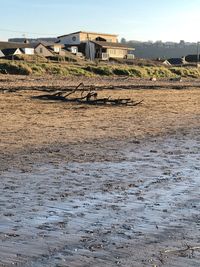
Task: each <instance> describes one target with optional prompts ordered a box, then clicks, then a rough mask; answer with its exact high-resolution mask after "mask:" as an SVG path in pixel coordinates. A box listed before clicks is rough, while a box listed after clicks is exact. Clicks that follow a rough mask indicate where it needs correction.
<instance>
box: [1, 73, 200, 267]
mask: <svg viewBox="0 0 200 267" xmlns="http://www.w3.org/2000/svg"><path fill="white" fill-rule="evenodd" d="M5 77H6V76H2V77H0V78H1V82H0V87H1V88H2V87H3V86H4V85H5V91H3V90H2V93H1V94H0V112H1V119H0V120H1V129H0V133H1V135H0V136H1V137H0V138H1V142H0V145H1V155H0V157H1V172H0V176H1V187H0V195H1V199H0V211H1V212H0V216H1V217H0V264H1V265H0V266H13V264H18V266H70V267H71V266H184V267H186V266H199V264H200V249H199V246H200V244H199V243H200V242H199V230H200V224H199V218H200V217H199V183H200V180H199V178H200V163H199V162H200V127H199V126H200V125H199V116H200V108H199V104H200V96H199V89H198V88H192V86H191V83H190V89H184V90H183V89H182V90H180V89H179V90H172V89H169V88H168V85H167V83H166V87H167V89H165V90H164V89H163V90H162V89H159V90H158V89H154V90H144V89H141V90H103V91H101V92H99V94H101V95H102V96H108V95H112V96H114V97H131V98H132V99H134V100H141V99H144V102H143V103H142V104H141V105H138V106H136V107H91V106H81V105H72V104H68V103H67V104H66V103H56V102H51V103H50V102H45V101H39V100H33V99H31V96H33V95H38V94H41V92H39V91H36V90H31V88H29V90H24V91H21V90H20V91H16V92H10V91H7V90H8V89H12V88H15V85H16V84H17V86H18V87H20V86H21V87H23V88H24V89H26V86H25V85H26V83H27V84H28V81H26V80H24V77H17V78H16V79H17V81H16V82H15V83H14V81H13V77H12V76H7V82H5V80H4V79H5ZM20 79H21V80H20ZM28 79H30V78H28ZM32 79H33V82H34V84H33V85H32V86H33V87H34V88H35V86H37V82H36V80H37V79H36V78H35V77H34V78H32ZM79 81H80V80H75V79H72V80H70V81H68V80H67V79H66V80H62V81H60V84H61V85H62V86H64V84H69V83H70V84H72V85H77V83H79ZM29 82H30V81H29ZM84 82H85V83H88V84H89V83H92V82H93V80H91V79H89V80H85V81H84ZM98 82H99V83H100V84H105V85H108V84H110V83H111V81H110V80H107V79H105V80H101V81H98ZM118 82H119V83H121V82H122V81H120V80H119V81H118ZM57 83H58V84H59V81H57ZM114 83H116V84H117V80H115V81H114ZM131 83H133V84H134V81H133V80H124V81H123V84H125V85H131ZM135 83H139V81H135ZM148 83H149V82H148V81H142V84H147V85H148ZM14 84H15V85H14ZM24 84H25V85H24ZM48 84H50V78H47V80H46V83H44V84H42V86H46V87H48ZM150 85H151V84H150ZM164 85H165V83H164ZM164 85H163V86H164ZM195 85H196V84H195Z"/></svg>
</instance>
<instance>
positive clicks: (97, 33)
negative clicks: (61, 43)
mask: <svg viewBox="0 0 200 267" xmlns="http://www.w3.org/2000/svg"><path fill="white" fill-rule="evenodd" d="M77 33H87V34H96V35H108V36H115V37H117V36H118V35H117V34H109V33H99V32H85V31H78V32H73V33H69V34H64V35H61V36H58V37H57V38H61V37H65V36H69V35H72V34H77Z"/></svg>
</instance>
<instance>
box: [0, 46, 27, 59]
mask: <svg viewBox="0 0 200 267" xmlns="http://www.w3.org/2000/svg"><path fill="white" fill-rule="evenodd" d="M1 51H2V52H3V54H4V55H5V57H6V56H15V55H21V54H23V52H22V51H21V50H20V48H6V49H2V50H1Z"/></svg>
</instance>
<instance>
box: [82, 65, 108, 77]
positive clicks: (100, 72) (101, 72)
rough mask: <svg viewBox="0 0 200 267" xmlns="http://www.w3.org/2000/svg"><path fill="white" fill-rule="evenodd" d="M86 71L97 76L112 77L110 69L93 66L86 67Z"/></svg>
mask: <svg viewBox="0 0 200 267" xmlns="http://www.w3.org/2000/svg"><path fill="white" fill-rule="evenodd" d="M85 69H86V70H87V71H90V72H93V73H95V74H98V75H106V76H109V75H112V74H113V73H112V69H111V68H110V67H107V66H104V67H94V66H88V67H86V68H85Z"/></svg>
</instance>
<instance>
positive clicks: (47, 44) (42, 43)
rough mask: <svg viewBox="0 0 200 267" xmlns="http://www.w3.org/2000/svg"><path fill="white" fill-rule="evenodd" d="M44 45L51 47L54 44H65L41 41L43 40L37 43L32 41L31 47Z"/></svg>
mask: <svg viewBox="0 0 200 267" xmlns="http://www.w3.org/2000/svg"><path fill="white" fill-rule="evenodd" d="M40 44H41V45H43V46H45V47H46V48H49V47H52V46H54V45H60V46H61V47H64V45H63V44H59V43H53V42H46V41H41V42H35V43H30V44H29V45H30V47H32V48H36V47H37V46H38V45H40Z"/></svg>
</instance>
